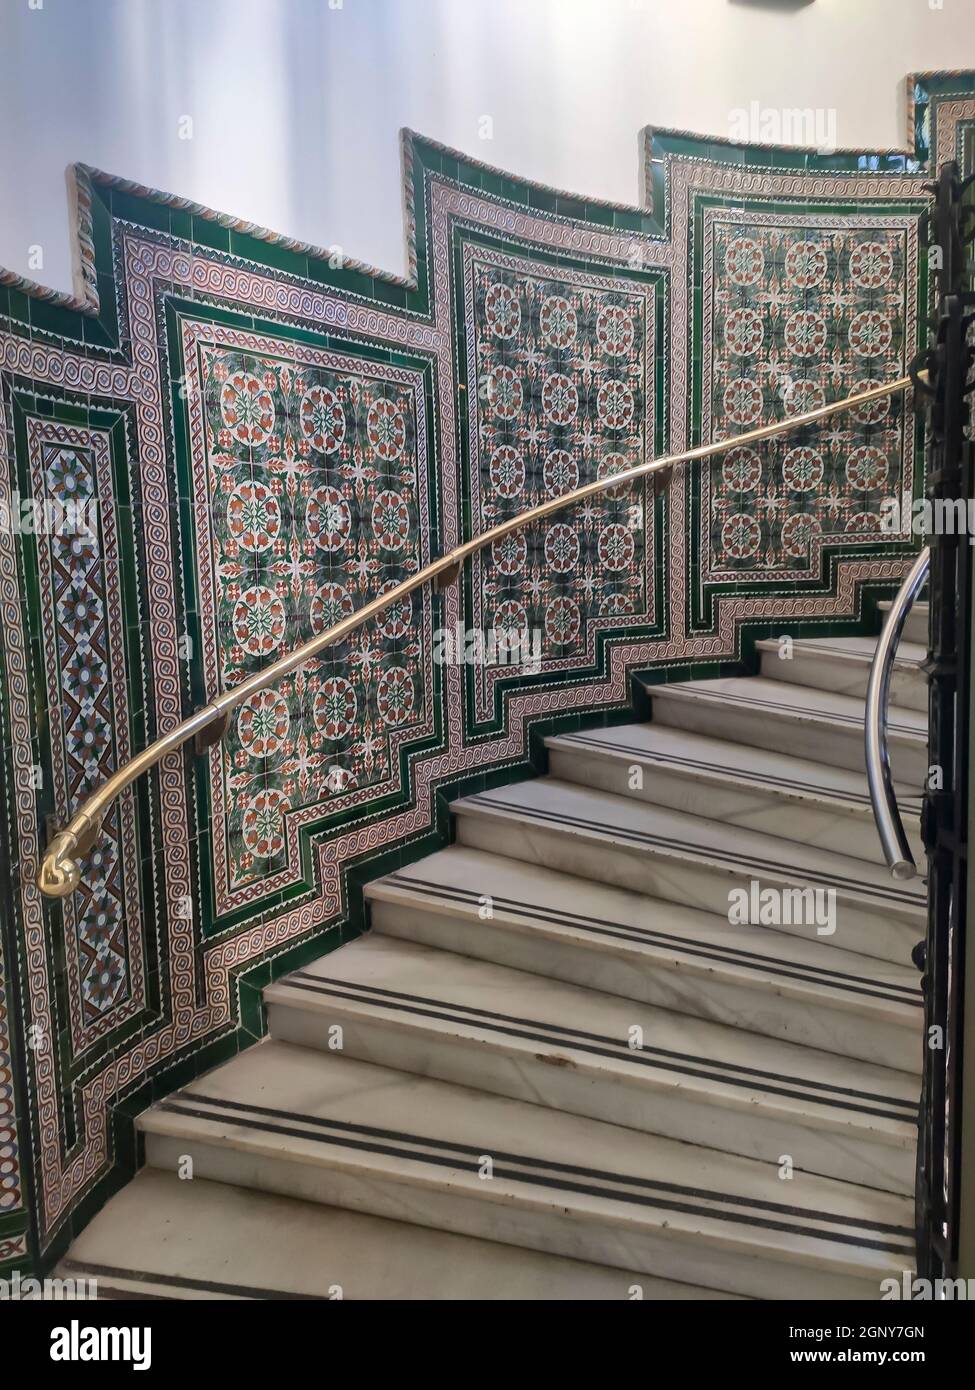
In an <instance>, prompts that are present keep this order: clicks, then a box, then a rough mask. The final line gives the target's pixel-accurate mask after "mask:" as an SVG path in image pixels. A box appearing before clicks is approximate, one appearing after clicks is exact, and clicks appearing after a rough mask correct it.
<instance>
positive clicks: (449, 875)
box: [327, 845, 923, 1073]
mask: <svg viewBox="0 0 975 1390" xmlns="http://www.w3.org/2000/svg"><path fill="white" fill-rule="evenodd" d="M366 897H367V901H368V904H369V915H370V921H371V923H372V926H373V930H374V932H379V933H382V934H383V935H385V936H395V937H397V938H398V939H400V940H407V941H415V942H419V943H421V944H424V945H428V946H435V947H439V948H441V949H443V950H447V951H452V952H457V953H460V954H462V955H466V956H471V957H473V958H475V959H477V960H482V961H491V962H493V963H494V964H497V965H504V966H511V967H513V968H514V969H517V970H520V971H528V972H530V973H531V974H532V975H535V976H540V977H547V978H550V979H552V980H562V981H564V982H565V983H567V984H576V985H584V986H586V987H587V988H590V989H594V990H598V991H600V992H601V993H603V994H611V995H617V996H619V997H620V998H622V999H626V1000H629V1001H633V1002H635V1003H638V1004H648V1005H652V1006H655V1007H659V1008H663V1009H668V1010H670V1011H671V1012H673V1013H678V1014H686V1015H689V1016H691V1017H692V1018H699V1019H708V1020H712V1021H714V1022H717V1023H724V1024H729V1025H731V1026H733V1027H735V1028H740V1029H743V1030H747V1031H748V1032H749V1033H754V1034H760V1035H761V1036H763V1037H768V1038H777V1039H782V1040H784V1041H787V1042H791V1043H797V1044H801V1045H803V1046H806V1047H811V1048H816V1049H819V1050H822V1051H825V1052H831V1053H838V1054H839V1055H840V1056H842V1057H848V1058H857V1059H858V1060H860V1061H864V1062H873V1063H877V1064H879V1065H881V1066H887V1067H893V1068H896V1069H898V1070H902V1071H910V1072H913V1073H919V1072H920V1069H921V1027H922V1022H923V1011H922V1000H921V990H920V985H919V982H918V974H917V971H916V970H915V968H914V966H913V965H908V966H902V965H893V964H890V963H888V962H886V961H880V960H876V959H871V958H868V957H866V956H858V955H856V954H855V953H854V952H852V951H838V950H836V949H835V948H834V947H833V946H830V945H828V944H826V941H825V939H821V940H817V941H806V940H803V939H802V938H800V937H796V936H788V935H786V934H785V933H784V932H777V931H773V930H771V929H769V928H768V927H748V926H743V927H735V928H734V929H732V928H731V927H730V926H729V925H728V921H727V917H718V916H716V915H714V914H712V913H709V912H702V911H700V910H699V909H697V908H693V907H686V906H682V905H678V904H676V903H671V902H666V901H662V900H660V899H654V898H650V897H646V896H644V895H642V894H639V893H633V892H627V891H625V890H624V889H621V888H617V887H611V886H609V885H608V884H604V883H597V882H586V881H584V880H581V879H579V878H577V877H575V876H574V875H572V874H565V873H558V872H555V871H554V870H552V869H545V868H541V867H539V866H538V865H536V864H531V863H525V862H521V861H519V860H517V859H504V858H499V857H498V856H497V855H492V854H484V853H481V852H480V851H478V850H474V849H468V848H465V847H464V846H463V845H452V846H450V848H448V849H445V850H441V851H440V852H439V853H437V854H432V855H429V856H428V857H427V858H425V859H422V860H420V861H419V862H418V863H416V864H411V865H407V866H405V867H404V868H402V869H399V870H397V871H396V872H395V873H392V874H389V875H387V876H386V877H385V878H382V879H379V880H378V881H376V882H375V883H371V884H369V885H368V887H367V888H366ZM327 959H331V957H329V958H327Z"/></svg>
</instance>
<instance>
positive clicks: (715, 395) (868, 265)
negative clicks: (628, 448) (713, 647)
mask: <svg viewBox="0 0 975 1390" xmlns="http://www.w3.org/2000/svg"><path fill="white" fill-rule="evenodd" d="M712 235H713V245H712V264H713V273H712V278H711V288H710V291H709V293H710V306H709V307H710V321H711V342H712V349H711V351H712V357H711V362H710V374H709V378H708V379H709V381H710V392H709V399H708V401H707V402H706V411H707V414H708V416H709V425H708V428H709V432H710V437H711V438H712V439H719V438H723V437H726V436H727V435H730V434H735V433H737V432H738V431H740V430H744V429H748V428H750V427H752V426H755V425H758V424H764V423H767V422H769V421H771V420H778V419H783V418H785V417H787V416H790V415H797V414H800V413H802V412H803V411H807V410H812V409H815V408H816V407H817V406H820V405H823V404H824V403H826V402H827V401H833V400H837V399H840V398H842V397H843V396H847V395H850V394H851V393H853V392H854V391H861V390H864V389H866V388H867V387H869V386H871V385H877V384H878V383H879V382H882V381H887V380H890V379H892V378H894V377H897V376H900V375H901V374H902V372H903V371H904V366H903V353H904V338H905V304H904V294H905V284H904V275H905V266H904V258H905V233H904V232H903V230H901V229H899V228H898V229H887V228H883V227H881V228H878V227H875V226H872V227H869V228H863V229H858V228H851V227H849V226H830V227H829V228H818V227H816V226H814V225H813V226H800V225H791V224H788V223H783V224H782V225H776V224H775V221H774V219H773V218H771V217H769V218H768V219H767V222H763V223H762V224H761V225H759V224H756V225H753V226H752V225H746V226H742V225H741V224H740V223H730V222H727V221H721V220H716V221H715V222H714V224H713V233H712ZM902 456H903V406H902V403H901V401H900V398H896V399H894V400H884V401H878V402H877V403H876V404H874V405H871V406H867V407H864V408H863V409H862V410H859V411H856V412H850V413H849V414H846V415H843V416H838V417H836V418H835V419H834V420H831V421H826V422H824V423H823V424H822V425H820V426H815V427H811V428H808V429H806V430H803V431H802V432H801V433H799V434H795V435H791V436H786V437H785V438H783V439H778V440H770V441H768V442H767V443H765V444H763V445H762V446H761V449H760V450H753V449H749V448H747V447H742V448H738V449H734V450H733V451H732V452H731V453H729V454H728V455H727V456H726V457H725V458H724V459H721V460H715V462H714V463H713V464H712V465H711V466H710V472H709V477H708V479H707V487H706V489H705V495H706V497H707V502H708V508H709V532H710V555H709V564H708V570H709V572H710V573H711V574H712V575H718V574H721V573H724V572H729V571H740V570H747V571H749V572H752V573H757V572H762V573H767V574H768V575H769V577H773V576H775V575H789V576H791V577H800V576H801V575H803V574H805V573H809V574H814V573H818V570H819V564H820V559H819V550H820V545H821V543H822V542H823V541H825V540H829V539H833V538H839V537H842V536H856V537H859V536H862V535H864V534H868V533H870V532H876V531H878V530H879V514H880V505H881V502H882V501H883V500H884V498H886V497H891V496H896V497H900V495H901V490H902V486H903V477H902V466H901V460H902Z"/></svg>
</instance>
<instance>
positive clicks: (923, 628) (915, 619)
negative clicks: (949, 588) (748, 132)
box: [879, 602, 930, 651]
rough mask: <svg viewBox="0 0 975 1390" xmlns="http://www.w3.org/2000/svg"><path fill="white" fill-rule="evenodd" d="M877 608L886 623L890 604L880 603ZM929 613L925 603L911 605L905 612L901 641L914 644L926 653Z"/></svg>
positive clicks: (928, 607) (928, 606) (927, 605)
mask: <svg viewBox="0 0 975 1390" xmlns="http://www.w3.org/2000/svg"><path fill="white" fill-rule="evenodd" d="M879 608H880V611H881V613H882V614H883V615H884V620H885V621H886V619H887V614H888V613H889V612H890V603H889V602H887V603H881V604H880V605H879ZM929 612H930V605H929V604H927V603H913V604H912V605H911V607H910V608H909V609H908V611H907V618H906V619H905V621H904V630H903V632H902V633H901V641H903V642H916V643H917V644H918V646H920V647H923V648H924V650H925V651H927V649H928V624H929V622H930V618H929Z"/></svg>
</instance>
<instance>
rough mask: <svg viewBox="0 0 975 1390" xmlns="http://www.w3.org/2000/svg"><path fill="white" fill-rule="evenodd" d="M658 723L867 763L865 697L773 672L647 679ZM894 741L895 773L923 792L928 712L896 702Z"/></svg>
mask: <svg viewBox="0 0 975 1390" xmlns="http://www.w3.org/2000/svg"><path fill="white" fill-rule="evenodd" d="M647 693H648V694H649V695H650V697H651V700H652V707H653V719H654V723H659V724H666V725H668V726H669V727H670V728H677V729H687V730H689V731H690V732H692V733H698V734H707V735H709V736H710V737H711V738H720V739H726V740H727V741H728V742H729V743H747V744H750V745H751V746H752V747H753V748H767V749H769V750H770V751H773V752H778V753H791V754H792V755H793V756H794V757H797V758H807V759H809V760H810V761H812V762H821V763H826V764H827V765H828V766H830V767H847V768H852V769H853V771H855V772H861V773H862V772H863V771H864V752H863V720H864V702H863V700H862V699H859V700H858V699H856V698H854V697H853V696H852V695H837V694H834V693H833V692H832V691H828V690H811V689H810V688H809V687H808V686H798V685H790V684H788V683H787V682H786V681H781V680H770V679H769V678H768V677H766V676H741V677H738V676H732V677H728V678H724V679H719V680H707V681H681V682H674V683H673V684H669V683H668V684H665V685H652V686H648V687H647ZM887 730H888V744H889V747H890V759H891V767H892V768H893V771H894V778H895V780H896V781H897V782H898V783H900V784H902V785H904V786H906V787H909V788H912V789H913V790H914V794H915V795H916V796H920V794H921V789H922V787H923V785H924V779H925V777H926V775H927V759H928V733H927V716H926V715H925V714H922V713H921V712H920V711H919V710H911V709H901V708H900V707H899V706H897V705H891V706H890V709H889V711H888V722H887Z"/></svg>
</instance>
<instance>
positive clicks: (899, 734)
mask: <svg viewBox="0 0 975 1390" xmlns="http://www.w3.org/2000/svg"><path fill="white" fill-rule="evenodd" d="M648 693H649V694H650V696H651V697H652V698H653V700H654V702H656V701H657V700H661V701H669V700H684V701H687V700H694V701H697V702H700V703H706V704H709V705H712V706H714V707H715V708H720V707H722V706H726V707H729V708H740V709H742V710H746V711H749V712H754V713H755V714H758V715H760V716H761V717H762V718H763V719H787V720H789V721H792V722H794V723H797V724H817V725H821V726H823V727H824V728H825V729H827V730H834V731H840V730H846V731H851V732H854V733H857V734H858V735H859V736H860V737H862V735H863V723H864V702H863V700H862V699H858V698H857V697H855V696H852V695H840V694H838V693H837V692H835V691H832V690H815V689H813V688H812V687H810V686H805V685H802V686H800V685H791V684H790V683H789V682H787V681H779V680H770V679H769V678H768V677H767V676H727V677H721V678H719V679H717V680H706V681H675V682H669V681H668V682H666V683H664V684H662V685H652V686H649V687H648ZM887 728H888V736H889V738H890V741H891V744H896V743H898V742H901V743H903V744H905V745H906V746H909V747H921V748H926V747H927V739H928V721H927V716H926V715H925V714H924V713H923V712H921V711H920V710H911V709H902V708H900V707H899V706H897V705H891V706H890V709H889V711H888V720H887Z"/></svg>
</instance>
